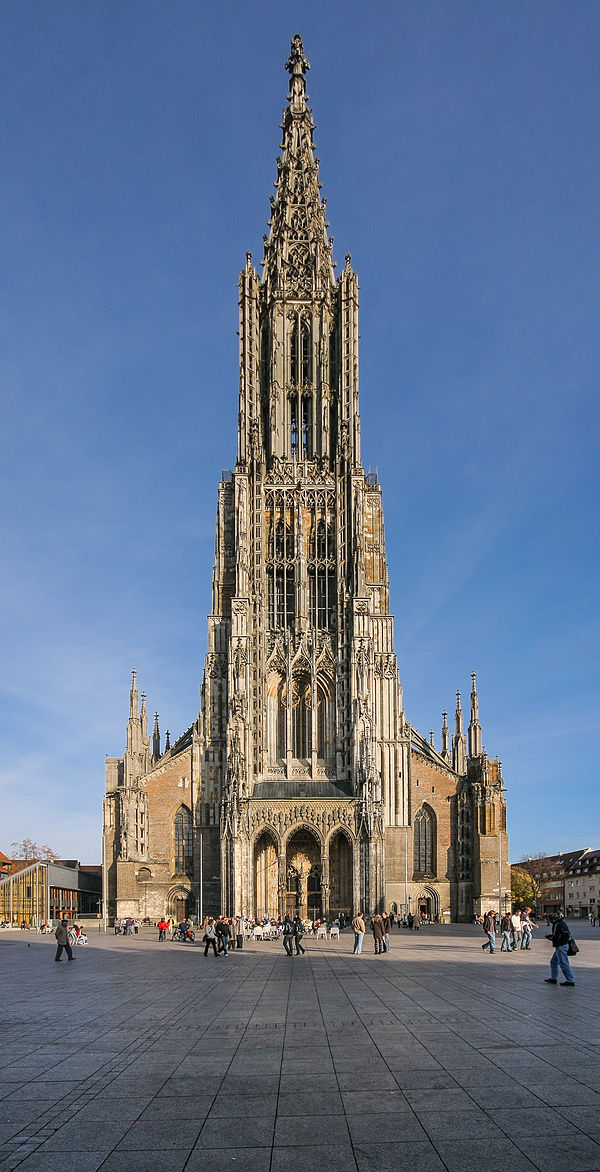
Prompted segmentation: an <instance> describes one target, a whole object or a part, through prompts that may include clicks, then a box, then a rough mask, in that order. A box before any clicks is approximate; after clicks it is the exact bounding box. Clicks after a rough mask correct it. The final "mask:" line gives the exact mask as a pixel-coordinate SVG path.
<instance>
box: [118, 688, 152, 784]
mask: <svg viewBox="0 0 600 1172" xmlns="http://www.w3.org/2000/svg"><path fill="white" fill-rule="evenodd" d="M149 762H150V741H149V740H148V713H147V711H146V693H145V692H143V693H142V706H141V711H140V709H139V694H138V688H137V678H136V671H135V668H133V670H132V672H131V688H130V690H129V720H128V722H127V743H126V746H125V753H124V756H123V778H124V784H125V785H126V786H131V785H135V783H136V782H137V780H138V778H140V777H141V776H142V774H143V773H145V772H146V770H147V768H148V765H149Z"/></svg>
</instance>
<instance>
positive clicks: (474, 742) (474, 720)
mask: <svg viewBox="0 0 600 1172" xmlns="http://www.w3.org/2000/svg"><path fill="white" fill-rule="evenodd" d="M480 756H481V725H480V723H479V699H478V696H477V678H476V675H475V672H471V720H470V723H469V757H471V758H472V757H480Z"/></svg>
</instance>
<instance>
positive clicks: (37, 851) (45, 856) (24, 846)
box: [10, 838, 60, 863]
mask: <svg viewBox="0 0 600 1172" xmlns="http://www.w3.org/2000/svg"><path fill="white" fill-rule="evenodd" d="M10 846H11V850H12V857H13V859H26V860H27V861H28V862H30V861H31V862H33V861H34V860H36V861H37V860H40V859H41V860H43V862H48V863H52V862H54V860H55V859H59V858H60V855H58V854H57V853H56V851H55V850H53V848H52V847H51V846H38V844H37V842H34V841H33V839H32V838H24V839H23V840H22V842H11V844H10Z"/></svg>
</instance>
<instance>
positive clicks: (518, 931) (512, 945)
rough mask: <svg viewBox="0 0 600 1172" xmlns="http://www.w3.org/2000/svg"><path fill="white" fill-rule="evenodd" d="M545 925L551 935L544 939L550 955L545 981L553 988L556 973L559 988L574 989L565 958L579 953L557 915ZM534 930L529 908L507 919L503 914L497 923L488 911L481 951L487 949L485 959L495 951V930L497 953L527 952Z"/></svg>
mask: <svg viewBox="0 0 600 1172" xmlns="http://www.w3.org/2000/svg"><path fill="white" fill-rule="evenodd" d="M548 924H549V925H550V927H551V928H552V931H551V932H549V933H548V934H547V936H546V939H547V940H551V942H552V945H553V947H554V952H553V953H552V956H551V958H550V976H549V977H546V978H545V980H546V982H547V983H548V984H549V985H556V984H557V983H558V972H559V969H560V971H561V973H562V974H563V976H564V978H565V979H564V981H561V985H574V984H575V978H574V976H573V970H572V968H571V965H570V964H569V955H572V956H573V955H575V953H576V952H578V951H579V949H578V948H577V946H576V944H575V941H574V940H573V937H572V935H571V929H570V928H569V925H568V924H567V921H566V920H565V918H564V916H563V915H562V913H560V912H559V913H558V914H557V915H556V916H549V917H548ZM536 928H537V924H536V922H535V920H532V918H531V908H530V907H526V908H524V909H523V910H522V911H520V910H519V909H518V908H517V909H516V910H515V911H514V912H513V913H512V915H510V916H509V915H508V913H507V912H505V914H504V915H503V916H502V917H501V919H499V917H498V914H497V912H495V911H494V909H493V908H490V910H489V911H487V912H486V913H485V916H484V917H483V931H484V932H485V934H486V936H487V940H486V941H485V944H482V945H481V947H482V949H483V951H484V952H486V951H487V950H488V949H489V955H490V956H492V955H493V953H494V952H495V951H496V933H497V931H498V929H499V930H500V932H501V933H502V945H501V947H500V951H501V952H516V951H517V949H519V950H520V951H528V950H529V949H530V948H531V941H532V938H533V933H534V931H535V929H536Z"/></svg>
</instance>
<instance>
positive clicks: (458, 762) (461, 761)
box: [452, 692, 467, 774]
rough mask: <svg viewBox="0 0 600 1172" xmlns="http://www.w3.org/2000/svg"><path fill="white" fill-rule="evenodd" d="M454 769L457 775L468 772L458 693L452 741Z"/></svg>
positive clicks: (458, 693)
mask: <svg viewBox="0 0 600 1172" xmlns="http://www.w3.org/2000/svg"><path fill="white" fill-rule="evenodd" d="M452 768H453V769H454V771H455V773H461V774H463V773H466V772H467V753H466V741H465V734H464V731H463V713H462V708H461V703H460V692H457V693H456V712H455V714H454V738H453V741H452Z"/></svg>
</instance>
